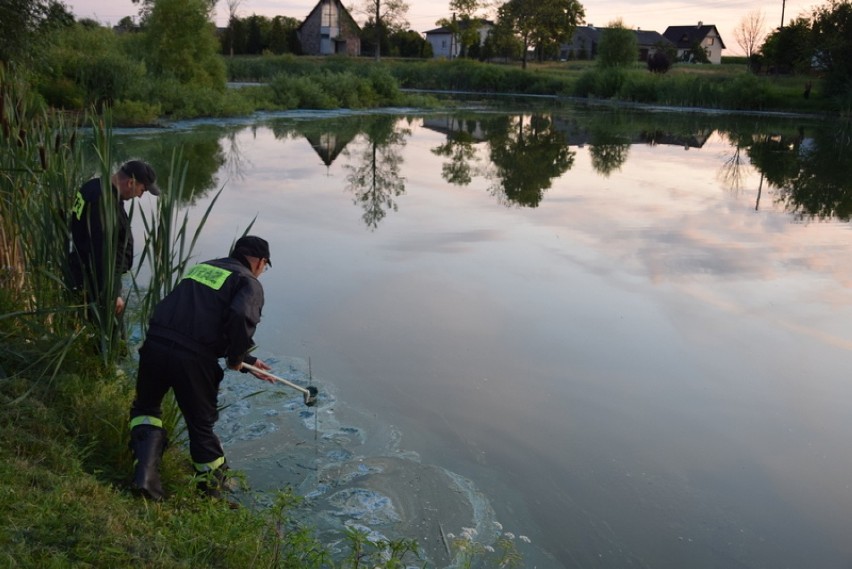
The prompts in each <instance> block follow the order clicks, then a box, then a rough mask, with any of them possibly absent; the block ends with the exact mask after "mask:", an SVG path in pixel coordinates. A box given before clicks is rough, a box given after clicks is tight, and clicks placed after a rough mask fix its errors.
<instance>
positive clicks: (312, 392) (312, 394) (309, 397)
mask: <svg viewBox="0 0 852 569" xmlns="http://www.w3.org/2000/svg"><path fill="white" fill-rule="evenodd" d="M307 389H308V392H307V393H305V394H304V395H305V405H307V406H308V407H313V406H314V405H316V404H317V396H318V395H319V392H318V391H317V388H316V387H314V386H313V385H309V386H308V388H307Z"/></svg>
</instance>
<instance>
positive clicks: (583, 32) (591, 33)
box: [571, 26, 668, 47]
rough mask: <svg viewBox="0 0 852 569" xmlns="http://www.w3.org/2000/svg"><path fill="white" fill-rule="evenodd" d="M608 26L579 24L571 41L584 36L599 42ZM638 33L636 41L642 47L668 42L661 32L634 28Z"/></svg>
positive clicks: (593, 41)
mask: <svg viewBox="0 0 852 569" xmlns="http://www.w3.org/2000/svg"><path fill="white" fill-rule="evenodd" d="M606 30H607V28H596V27H594V26H577V28H576V29H575V30H574V35H573V36H572V38H571V42H572V43H573V42H574V41H575V40H576V39H579V38H584V39H586V40H588V41H589V42H591V43H598V42H600V39H601V34H602V33H603V32H604V31H606ZM632 31H633V32H634V33H635V34H636V43H637V45H639V46H640V47H643V46H654V45H657V44H659V43H667V42H668V40H667V39H666V38H664V37H663V36H662V35H661V34H660V32H655V31H651V30H632Z"/></svg>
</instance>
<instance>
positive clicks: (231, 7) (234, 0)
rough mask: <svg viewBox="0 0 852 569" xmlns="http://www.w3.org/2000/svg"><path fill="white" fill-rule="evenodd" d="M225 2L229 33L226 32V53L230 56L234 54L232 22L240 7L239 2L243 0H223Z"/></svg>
mask: <svg viewBox="0 0 852 569" xmlns="http://www.w3.org/2000/svg"><path fill="white" fill-rule="evenodd" d="M225 3H226V4H227V5H228V30H229V31H230V33H229V34H228V36H229V37H228V40H229V45H228V48H229V49H228V55H230V56H231V57H233V56H234V32H233V27H234V26H233V23H234V21H235V20H236V19H237V11H238V10H239V9H240V4H242V3H243V0H225Z"/></svg>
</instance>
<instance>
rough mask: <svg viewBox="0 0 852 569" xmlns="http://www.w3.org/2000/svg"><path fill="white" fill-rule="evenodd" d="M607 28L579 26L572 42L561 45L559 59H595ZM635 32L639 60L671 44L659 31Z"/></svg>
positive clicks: (646, 58) (643, 59)
mask: <svg viewBox="0 0 852 569" xmlns="http://www.w3.org/2000/svg"><path fill="white" fill-rule="evenodd" d="M605 29H606V28H596V27H594V26H577V28H576V29H575V30H574V35H573V36H571V43H566V44H562V45H561V46H560V47H559V59H562V60H567V59H594V58H595V57H597V55H598V45H599V44H600V41H601V35H602V34H603V32H604V30H605ZM633 33H635V34H636V45H637V47H638V48H639V53H638V54H637V56H638V60H639V61H648V58H649V57H650V56H652V55H654V53H656V52H657V51H658V50H659V49H660V47H661V46H663V45H667V44H671V42H670V41H669V40H667V39H666V38H664V37H663V36H662V35H660V33H659V32H653V31H646V30H633Z"/></svg>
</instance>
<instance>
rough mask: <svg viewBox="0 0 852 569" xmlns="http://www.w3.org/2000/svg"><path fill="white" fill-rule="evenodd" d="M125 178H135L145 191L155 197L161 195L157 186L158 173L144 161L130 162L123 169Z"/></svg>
mask: <svg viewBox="0 0 852 569" xmlns="http://www.w3.org/2000/svg"><path fill="white" fill-rule="evenodd" d="M121 171H122V172H123V173H124V175H125V176H127V177H129V178H133V179H134V180H136V181H137V182H139V183H140V184H143V185H144V186H145V190H146V191H149V192H151V193H152V194H154V195H155V196H159V195H160V187H159V186H158V185H157V173H156V172H155V171H154V169H153V168H151V165H150V164H148V163H147V162H143V161H142V160H130V161H129V162H125V163H124V165H123V166H122V167H121Z"/></svg>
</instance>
